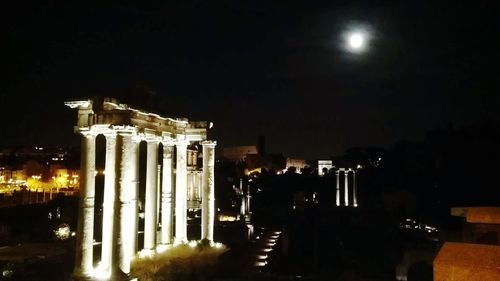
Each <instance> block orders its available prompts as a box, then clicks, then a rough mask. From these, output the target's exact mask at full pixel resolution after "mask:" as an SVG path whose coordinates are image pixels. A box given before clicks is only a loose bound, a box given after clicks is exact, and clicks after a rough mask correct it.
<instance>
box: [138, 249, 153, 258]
mask: <svg viewBox="0 0 500 281" xmlns="http://www.w3.org/2000/svg"><path fill="white" fill-rule="evenodd" d="M155 254H156V250H153V249H142V250H141V251H139V257H141V258H145V257H152V256H154V255H155Z"/></svg>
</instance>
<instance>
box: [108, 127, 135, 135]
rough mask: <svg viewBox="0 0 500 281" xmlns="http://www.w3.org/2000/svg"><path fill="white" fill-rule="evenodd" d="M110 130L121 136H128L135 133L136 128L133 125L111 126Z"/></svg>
mask: <svg viewBox="0 0 500 281" xmlns="http://www.w3.org/2000/svg"><path fill="white" fill-rule="evenodd" d="M111 130H113V131H115V132H116V134H118V135H121V136H129V135H135V134H137V128H136V127H134V126H112V127H111Z"/></svg>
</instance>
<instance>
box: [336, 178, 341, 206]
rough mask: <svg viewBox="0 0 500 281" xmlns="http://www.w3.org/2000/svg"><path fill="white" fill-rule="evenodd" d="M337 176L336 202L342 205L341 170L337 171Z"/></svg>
mask: <svg viewBox="0 0 500 281" xmlns="http://www.w3.org/2000/svg"><path fill="white" fill-rule="evenodd" d="M335 177H336V188H337V192H336V196H335V203H336V204H337V206H340V179H339V177H340V172H339V170H337V171H335Z"/></svg>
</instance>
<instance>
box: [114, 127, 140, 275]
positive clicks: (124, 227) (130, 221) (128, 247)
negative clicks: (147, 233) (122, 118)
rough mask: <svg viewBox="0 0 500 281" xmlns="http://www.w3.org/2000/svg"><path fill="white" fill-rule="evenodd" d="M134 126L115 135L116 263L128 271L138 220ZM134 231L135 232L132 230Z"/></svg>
mask: <svg viewBox="0 0 500 281" xmlns="http://www.w3.org/2000/svg"><path fill="white" fill-rule="evenodd" d="M133 134H134V131H133V130H122V131H118V135H117V137H116V146H117V149H118V152H119V153H118V154H117V159H116V160H117V161H116V163H117V165H118V167H117V169H116V182H117V184H118V194H117V195H118V199H119V201H118V206H117V207H118V209H119V212H118V216H117V215H116V214H115V218H119V224H116V227H117V229H118V237H117V238H118V239H117V240H118V241H119V242H118V243H119V248H118V249H117V252H118V257H119V260H118V266H119V268H120V269H121V271H122V272H124V273H126V274H128V273H129V272H130V262H131V261H132V258H133V257H134V254H135V249H136V246H135V243H136V241H135V239H136V238H135V237H136V235H137V234H136V220H137V209H136V207H135V206H136V205H137V193H136V180H137V179H136V175H135V173H136V172H135V171H136V169H137V162H138V161H136V159H135V158H136V156H137V154H136V152H135V151H136V148H137V143H136V142H134V141H133V140H132V137H133ZM134 232H135V233H134Z"/></svg>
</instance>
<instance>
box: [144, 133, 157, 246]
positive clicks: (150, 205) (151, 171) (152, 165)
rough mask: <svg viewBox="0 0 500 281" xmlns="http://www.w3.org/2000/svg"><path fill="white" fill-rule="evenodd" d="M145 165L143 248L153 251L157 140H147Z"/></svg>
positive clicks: (155, 227)
mask: <svg viewBox="0 0 500 281" xmlns="http://www.w3.org/2000/svg"><path fill="white" fill-rule="evenodd" d="M147 144H148V150H147V153H148V155H147V165H146V195H145V197H146V198H145V201H146V203H145V209H144V250H145V251H148V252H154V250H155V249H156V229H157V226H156V222H157V218H156V214H157V213H156V208H157V206H156V203H157V198H156V196H157V194H156V192H157V189H158V186H157V185H158V183H157V177H158V174H157V169H158V141H157V140H147Z"/></svg>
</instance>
